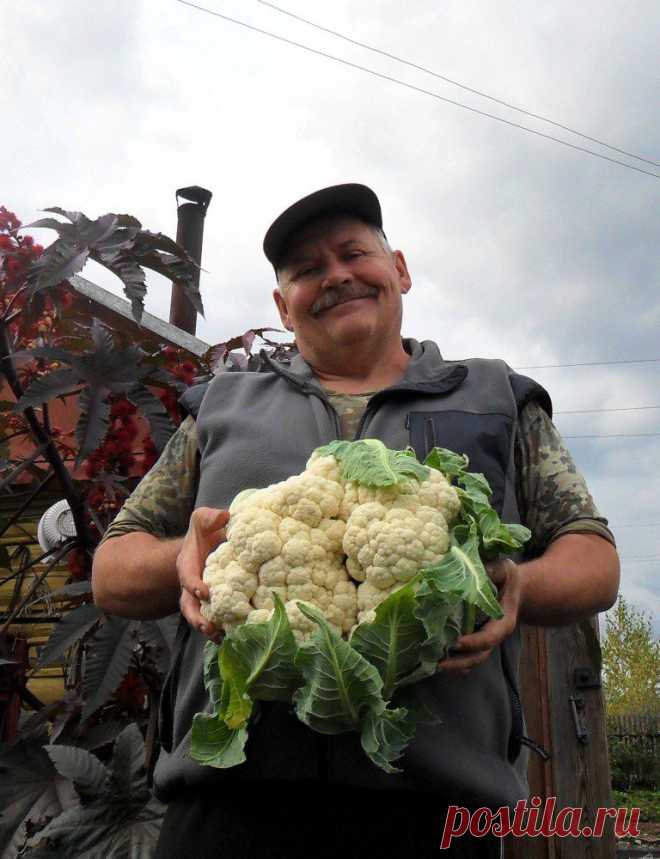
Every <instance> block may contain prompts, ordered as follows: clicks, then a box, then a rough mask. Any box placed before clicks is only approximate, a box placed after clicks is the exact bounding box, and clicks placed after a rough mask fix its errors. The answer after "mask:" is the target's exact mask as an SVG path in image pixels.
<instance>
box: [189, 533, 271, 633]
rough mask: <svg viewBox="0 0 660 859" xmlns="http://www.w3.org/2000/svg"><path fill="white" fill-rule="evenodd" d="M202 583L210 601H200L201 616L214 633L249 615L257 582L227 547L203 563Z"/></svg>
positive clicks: (219, 548) (226, 544) (242, 620)
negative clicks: (213, 628) (209, 624)
mask: <svg viewBox="0 0 660 859" xmlns="http://www.w3.org/2000/svg"><path fill="white" fill-rule="evenodd" d="M204 581H205V582H206V584H207V585H208V586H209V596H210V601H209V602H205V601H203V602H202V604H201V608H200V611H201V614H202V616H203V617H204V618H206V620H209V621H211V623H213V625H214V626H216V627H217V628H218V629H221V628H223V627H224V628H225V629H229V628H231V627H233V626H235V625H237V624H239V623H243V622H244V621H245V619H246V617H247V616H248V614H249V613H250V612H251V611H252V608H253V606H252V605H251V604H250V600H251V599H252V598H253V597H254V595H255V593H256V591H257V586H258V580H257V576H256V575H255V574H254V573H250V572H248V571H247V570H246V569H244V568H243V567H242V566H241V565H240V564H239V563H238V562H237V561H236V560H235V559H234V550H233V547H232V546H231V545H230V544H229V543H223V544H222V545H221V546H219V547H218V549H216V550H215V552H212V553H211V554H210V555H209V557H208V559H207V562H206V568H205V570H204Z"/></svg>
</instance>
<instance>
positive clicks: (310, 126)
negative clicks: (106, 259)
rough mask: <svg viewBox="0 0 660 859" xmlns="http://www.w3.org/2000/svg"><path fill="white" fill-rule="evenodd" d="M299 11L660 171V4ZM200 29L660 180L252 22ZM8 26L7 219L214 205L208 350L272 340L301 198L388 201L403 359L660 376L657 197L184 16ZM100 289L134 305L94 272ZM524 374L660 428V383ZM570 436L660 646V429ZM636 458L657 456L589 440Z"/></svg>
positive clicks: (245, 0) (629, 377) (0, 48)
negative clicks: (232, 340)
mask: <svg viewBox="0 0 660 859" xmlns="http://www.w3.org/2000/svg"><path fill="white" fill-rule="evenodd" d="M280 2H281V5H282V8H286V9H287V10H289V11H290V12H293V13H297V14H299V15H304V16H306V17H307V18H309V19H311V20H313V21H314V22H316V23H318V24H321V25H323V26H325V27H328V28H331V29H334V30H336V31H339V32H341V33H344V34H346V35H348V36H350V37H352V38H353V39H356V40H359V41H362V42H366V43H368V44H370V45H373V46H375V47H378V48H380V49H381V50H384V51H387V52H389V53H393V54H396V55H397V56H399V57H402V58H405V59H408V60H409V61H411V62H414V63H416V64H418V65H421V66H425V67H427V68H428V69H431V70H433V71H435V72H437V73H438V74H441V75H444V76H446V77H449V78H452V79H453V80H456V81H459V82H461V83H463V84H465V85H468V86H470V87H472V88H474V89H478V90H482V91H486V92H487V93H489V94H490V95H493V96H495V97H497V98H499V99H502V100H504V101H507V102H510V103H512V104H515V105H517V106H520V107H524V108H525V109H527V110H528V111H531V112H534V113H537V114H541V115H543V116H546V117H549V118H551V119H554V120H555V121H557V122H560V123H562V124H564V125H567V126H570V127H571V128H574V129H577V130H578V131H581V132H583V133H584V134H588V135H590V136H592V137H595V138H598V139H600V140H603V141H605V142H607V143H610V144H611V145H613V146H616V147H618V148H620V149H623V150H627V151H628V152H631V153H634V154H637V155H640V156H642V157H644V158H647V159H650V160H652V161H656V162H660V115H659V113H658V104H659V103H660V75H659V71H658V70H659V64H658V54H657V48H658V36H659V34H660V4H658V2H657V0H635V3H632V4H624V3H621V2H612V0H604V2H603V0H598V2H596V0H585V2H582V3H580V4H576V3H575V2H573V0H570V2H569V0H555V2H553V3H551V4H539V3H537V2H535V0H515V2H514V0H498V2H497V3H492V2H488V0H446V2H444V3H442V4H440V3H438V2H437V0H410V2H408V3H407V4H405V15H403V14H402V13H403V9H404V5H403V4H402V3H400V2H394V0H369V2H365V0H352V2H349V0H335V2H334V3H332V4H328V3H321V2H311V0H307V2H303V0H280ZM200 5H203V6H206V7H207V8H210V9H213V10H215V11H216V12H220V13H222V14H224V15H228V16H231V17H234V18H238V19H240V20H242V21H245V22H246V23H250V24H251V25H253V26H255V27H259V28H262V29H265V30H268V31H271V32H274V33H277V34H280V35H281V36H284V37H286V38H288V39H291V40H294V41H299V42H302V43H305V44H306V45H309V46H310V47H314V48H316V49H317V50H320V51H324V52H327V53H330V54H333V55H335V56H338V57H341V58H343V59H345V60H347V61H349V62H352V63H356V64H359V65H363V66H367V67H369V68H371V69H374V70H376V71H378V72H380V73H382V74H384V75H388V76H390V77H396V78H399V79H401V80H402V81H404V82H407V83H409V84H411V85H413V86H416V87H420V88H422V89H427V90H430V91H432V92H435V93H437V94H438V95H440V96H443V97H445V98H449V99H453V100H457V101H461V102H463V103H465V104H467V105H470V106H472V107H474V108H477V109H480V110H485V111H487V112H490V113H494V114H497V115H499V116H502V117H504V118H506V119H508V120H510V121H512V122H521V123H522V124H525V125H529V126H530V127H532V128H534V129H537V130H538V131H542V132H543V133H546V134H551V135H554V136H559V137H561V138H562V139H564V140H566V141H568V142H570V143H573V144H575V145H578V146H584V147H587V148H592V149H596V150H597V151H599V152H600V153H602V154H604V155H608V156H609V157H612V158H617V159H621V160H624V161H627V162H628V163H630V164H632V165H634V166H637V167H639V168H641V169H645V170H649V171H654V172H656V173H659V174H660V168H659V167H654V166H651V165H649V164H646V163H644V162H642V161H638V160H634V159H632V158H629V157H626V156H622V155H620V154H618V153H616V152H613V151H612V150H608V149H605V148H603V147H602V146H599V145H597V144H594V143H590V142H589V141H586V140H585V139H583V138H580V137H577V136H576V135H574V134H570V133H569V132H566V131H563V130H561V129H557V128H555V127H553V126H551V125H548V124H547V123H543V122H541V121H539V120H535V119H530V118H529V117H525V116H523V115H522V114H520V113H516V112H514V111H513V110H511V109H507V108H505V107H503V106H501V105H498V104H494V103H493V102H492V101H488V100H486V99H485V98H481V97H478V96H476V95H474V94H471V93H469V92H466V91H465V90H462V89H459V88H457V87H456V86H452V85H450V84H448V83H445V82H443V81H442V80H439V79H437V78H434V77H432V76H430V75H428V74H425V73H424V72H422V71H419V70H414V69H411V68H410V67H405V66H403V65H401V64H400V63H397V62H395V61H394V60H391V59H387V58H385V57H383V56H377V55H375V54H373V53H370V52H368V51H366V50H364V49H362V48H358V47H356V46H353V45H350V44H348V43H346V42H343V41H341V40H339V39H337V38H336V37H333V36H330V35H328V34H324V33H322V32H319V31H318V30H315V29H313V28H311V27H309V26H308V25H305V24H303V23H301V22H297V21H295V20H293V19H291V18H290V17H286V16H284V15H283V14H281V13H278V12H277V11H274V10H273V9H271V8H268V7H267V6H265V5H263V4H260V3H259V2H257V0H200ZM278 5H279V4H278ZM0 10H1V11H0V20H1V22H2V23H1V24H0V28H1V30H0V71H1V72H2V80H3V84H2V87H1V89H0V93H1V94H0V107H1V113H0V116H1V117H2V120H1V121H2V134H3V147H2V149H3V153H4V158H3V168H2V194H1V195H0V196H1V197H2V199H0V203H3V204H4V205H6V206H7V207H8V208H10V209H13V210H14V211H16V213H17V214H18V215H19V217H20V218H21V219H22V220H23V221H24V222H28V221H30V220H33V219H35V218H36V217H38V216H39V210H40V209H41V208H43V207H45V206H51V205H60V206H62V207H64V208H66V209H74V210H81V211H83V212H85V213H86V214H87V215H89V216H92V217H96V216H98V215H100V214H103V213H105V212H108V211H114V212H130V213H131V214H133V215H135V216H137V217H138V218H139V219H140V220H141V221H142V223H143V225H144V226H145V227H147V228H148V229H151V230H162V231H163V232H166V233H169V234H171V235H174V233H175V231H176V208H175V200H174V192H175V189H176V188H179V187H182V186H185V185H190V184H198V185H202V186H204V187H205V188H208V189H210V190H211V191H212V192H213V195H214V196H213V201H212V203H211V206H210V209H209V212H208V216H207V219H206V228H205V247H204V256H203V266H204V268H205V269H206V270H207V272H208V273H207V274H204V275H203V276H202V284H201V288H202V294H203V298H204V301H205V305H206V319H205V320H200V324H199V325H198V331H197V333H198V336H200V337H202V338H203V339H205V340H207V341H208V342H210V343H215V342H218V341H220V340H224V339H226V338H227V337H229V336H231V335H234V334H238V333H241V332H242V331H244V330H246V329H247V328H249V327H252V326H263V325H276V324H277V322H278V320H277V317H276V314H275V309H274V305H273V304H272V299H271V297H270V294H271V290H272V285H273V277H272V272H271V270H270V268H269V266H268V263H267V262H266V260H265V258H264V257H263V255H262V252H261V242H262V238H263V234H264V232H265V230H266V228H267V227H268V225H269V224H270V222H271V221H272V220H273V218H274V217H275V216H276V215H277V214H279V212H280V211H281V210H282V209H283V208H285V207H286V206H287V205H289V204H290V203H291V202H293V201H294V200H296V199H298V198H299V197H301V196H303V195H305V194H307V193H309V192H311V191H313V190H316V189H317V188H320V187H324V186H326V185H331V184H335V183H338V182H346V181H359V182H365V183H366V184H369V185H370V186H372V187H373V188H374V190H376V192H377V194H378V195H379V197H380V200H381V203H382V207H383V213H384V221H385V230H386V232H387V235H388V237H389V238H390V241H391V243H392V244H393V246H395V247H397V248H401V249H402V250H403V251H404V253H405V254H406V258H407V260H408V264H409V268H410V270H411V273H412V276H413V289H412V291H411V292H410V293H409V295H408V296H406V299H405V310H404V313H405V315H404V333H405V334H407V335H408V336H413V337H416V338H417V339H435V340H436V341H437V342H438V343H439V344H440V347H441V349H442V351H443V354H444V355H445V357H446V358H449V359H455V358H463V357H471V356H482V357H502V358H504V359H506V360H507V361H508V362H509V363H510V364H511V365H512V366H514V367H528V366H530V365H546V364H570V363H577V362H592V361H617V360H618V361H631V360H636V359H642V358H645V359H652V358H654V359H659V358H660V289H659V284H658V271H659V266H658V263H659V257H660V253H659V250H658V235H659V232H660V206H659V198H660V193H659V192H660V180H659V179H657V178H653V177H652V176H647V175H643V174H642V173H639V172H634V171H632V170H629V169H625V168H624V167H621V166H618V165H616V164H612V163H609V162H607V161H604V160H601V159H599V158H595V157H593V156H590V155H587V154H585V153H582V152H578V151H575V150H572V149H569V148H567V147H565V146H561V145H559V144H556V143H553V142H551V141H549V140H546V139H543V138H541V137H538V136H536V135H532V134H529V133H525V132H523V131H520V130H518V129H515V128H511V127H509V126H507V125H505V124H503V123H500V122H496V121H493V120H491V119H486V118H484V117H482V116H478V115H476V114H474V113H471V112H469V111H467V110H463V109H461V108H459V107H456V106H453V105H451V104H447V103H445V102H442V101H439V100H437V99H434V98H432V97H430V96H428V95H424V94H422V93H419V92H416V91H413V90H411V89H409V88H405V87H402V86H400V85H397V84H395V83H392V82H390V81H386V80H383V79H378V78H376V77H373V76H371V75H368V74H366V73H364V72H361V71H359V70H356V69H354V68H349V67H347V66H345V65H340V64H339V63H337V62H333V61H331V60H329V59H326V58H322V57H320V56H316V55H313V54H311V53H309V52H307V51H304V50H301V49H299V48H296V47H293V46H291V45H287V44H283V43H282V42H278V41H276V40H274V39H272V38H268V37H266V36H264V35H261V34H259V33H256V32H253V31H250V30H248V29H245V28H243V27H240V26H237V25H235V24H232V23H229V22H227V21H224V20H221V19H220V18H217V17H212V16H211V15H209V14H204V13H202V12H200V11H198V10H196V9H193V8H190V7H189V6H186V5H183V4H182V3H179V2H176V0H130V2H129V0H112V2H110V0H95V2H94V3H93V4H91V3H89V2H88V0H58V2H56V3H48V4H46V3H43V2H37V0H22V2H21V3H20V4H17V3H9V2H6V0H5V2H2V4H1V5H0ZM39 238H40V240H41V241H45V242H48V241H52V238H53V235H52V234H51V233H47V232H45V231H40V233H39ZM84 276H86V277H88V278H89V279H91V280H94V281H96V282H97V283H100V284H102V285H103V286H106V287H107V288H109V289H112V290H113V291H115V292H117V293H118V294H121V285H120V284H119V283H118V282H117V281H115V280H114V278H113V277H112V276H109V275H107V274H106V273H105V272H103V271H102V270H98V269H97V268H95V267H94V265H93V264H90V265H89V266H88V267H87V268H86V269H85V271H84ZM150 284H151V294H150V296H149V298H148V301H147V308H148V309H149V310H150V311H151V312H153V313H155V314H157V315H159V316H162V317H164V318H167V315H168V312H169V287H168V285H167V283H166V282H165V281H163V280H161V279H160V278H158V277H153V278H152V279H151V280H150ZM526 372H527V373H528V374H529V375H532V376H534V377H535V378H537V379H538V380H539V381H540V382H541V383H542V384H544V385H545V386H546V387H547V388H548V389H549V391H550V393H551V395H552V397H553V400H554V404H555V409H556V411H557V412H561V411H567V410H575V409H613V408H624V407H639V406H660V384H659V383H660V362H658V361H656V362H654V363H645V364H644V363H637V364H620V365H609V366H593V367H576V368H562V369H543V370H541V369H539V370H529V371H526ZM556 423H557V425H558V426H559V428H560V430H561V431H562V433H563V434H564V435H565V436H568V437H569V440H568V443H569V444H570V447H571V450H572V452H573V455H574V457H575V459H576V461H577V464H578V466H579V467H580V468H581V470H582V471H583V472H584V473H585V475H586V477H587V480H588V482H589V486H590V488H591V490H592V492H593V495H594V497H595V499H596V502H597V504H598V506H599V507H600V509H601V511H602V512H603V514H604V515H606V516H607V517H608V518H609V520H610V523H611V526H612V528H613V530H614V532H615V535H616V537H617V540H618V543H619V547H620V551H621V555H622V557H623V559H624V561H623V576H622V586H621V591H622V592H623V594H624V595H625V596H626V597H627V598H628V599H629V600H630V601H632V602H633V603H634V604H635V605H637V606H638V607H640V608H643V609H645V610H647V611H650V612H652V613H653V615H654V624H655V628H656V631H660V577H658V571H659V570H660V537H659V536H658V535H659V534H660V476H659V475H660V409H645V410H638V411H622V412H604V413H596V414H587V415H562V414H558V415H557V417H556ZM620 433H623V434H630V433H637V434H639V433H656V434H658V435H656V436H652V435H649V436H647V437H626V438H595V439H580V438H575V439H573V438H570V436H573V435H589V434H597V435H606V434H620ZM649 558H655V559H656V560H654V561H653V560H646V559H649Z"/></svg>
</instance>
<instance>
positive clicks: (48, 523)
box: [37, 499, 76, 552]
mask: <svg viewBox="0 0 660 859" xmlns="http://www.w3.org/2000/svg"><path fill="white" fill-rule="evenodd" d="M75 536H76V526H75V523H74V521H73V513H72V512H71V508H70V507H69V502H68V501H67V500H66V499H62V501H57V502H56V503H55V504H53V505H52V507H49V508H48V510H46V512H45V513H44V515H43V516H42V517H41V519H40V520H39V525H38V526H37V540H38V541H39V545H40V546H41V548H42V549H43V550H44V552H49V551H50V550H51V549H57V547H58V546H61V545H62V543H66V542H67V540H71V539H72V538H73V537H75Z"/></svg>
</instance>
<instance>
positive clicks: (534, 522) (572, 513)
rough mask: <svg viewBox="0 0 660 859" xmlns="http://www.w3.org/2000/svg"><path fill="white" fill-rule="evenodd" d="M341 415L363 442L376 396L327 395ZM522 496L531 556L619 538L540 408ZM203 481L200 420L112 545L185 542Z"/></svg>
mask: <svg viewBox="0 0 660 859" xmlns="http://www.w3.org/2000/svg"><path fill="white" fill-rule="evenodd" d="M325 393H326V395H327V396H328V399H329V400H330V402H331V403H332V405H333V406H334V408H335V409H336V411H337V413H338V414H339V420H340V423H341V428H342V434H343V437H344V438H346V439H352V438H354V437H355V432H356V430H357V427H358V424H359V422H360V418H361V417H362V414H363V413H364V410H365V408H366V405H367V401H368V400H369V398H370V397H371V396H373V394H374V393H376V392H375V391H366V392H364V393H362V394H339V393H336V392H334V391H330V390H327V389H326V391H325ZM515 458H516V497H517V501H518V508H519V511H520V516H521V521H522V522H523V523H524V524H525V525H527V527H528V528H529V529H530V530H531V532H532V539H531V542H530V545H529V546H528V551H529V553H530V554H539V553H540V552H542V551H543V550H544V549H545V547H546V546H547V545H548V543H549V542H550V541H551V540H553V539H555V538H556V537H558V536H560V535H562V534H566V533H594V534H599V535H600V536H601V537H604V538H605V539H606V540H609V541H610V542H611V543H614V538H613V536H612V534H611V532H610V531H609V529H608V528H607V520H606V519H604V518H603V517H602V516H600V514H599V513H598V510H597V509H596V507H595V505H594V502H593V499H592V497H591V495H590V494H589V490H588V489H587V485H586V483H585V481H584V478H583V477H582V475H581V474H580V473H579V472H578V471H577V469H576V467H575V464H574V462H573V459H572V457H571V455H570V453H569V452H568V450H567V449H566V447H565V446H564V443H563V441H562V439H561V436H560V435H559V433H558V432H557V430H556V428H555V427H554V425H553V423H552V421H551V420H550V418H549V417H548V416H547V415H546V413H545V412H544V411H543V409H541V408H540V407H539V406H538V405H536V404H535V403H529V404H528V405H526V406H525V407H524V408H523V409H522V411H521V414H520V422H519V431H518V436H517V439H516V445H515ZM198 482H199V453H198V448H197V432H196V427H195V422H194V420H193V418H191V417H189V418H186V420H184V421H183V423H182V424H181V426H180V427H179V429H178V430H177V431H176V433H175V434H174V435H173V436H172V438H171V439H170V440H169V442H168V444H167V446H166V447H165V449H164V451H163V453H162V455H161V457H160V459H159V460H158V462H157V463H156V464H155V465H154V467H153V468H152V469H151V471H150V472H149V473H148V474H147V475H146V476H145V477H144V478H143V479H142V481H141V482H140V483H139V485H138V486H137V488H136V489H135V491H134V492H133V494H132V495H131V496H130V498H128V499H127V500H126V503H125V504H124V506H123V507H122V509H121V510H120V511H119V514H118V515H117V517H116V519H115V520H114V522H113V523H112V524H111V525H110V527H109V528H108V530H107V531H106V533H105V536H104V538H103V539H104V540H107V539H109V538H110V537H117V536H120V535H121V534H127V533H129V532H131V531H147V532H148V533H151V534H154V535H156V536H158V537H179V536H181V535H182V534H185V532H186V531H187V530H188V522H189V519H190V515H191V513H192V511H193V509H194V504H195V496H196V494H197V484H198Z"/></svg>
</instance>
